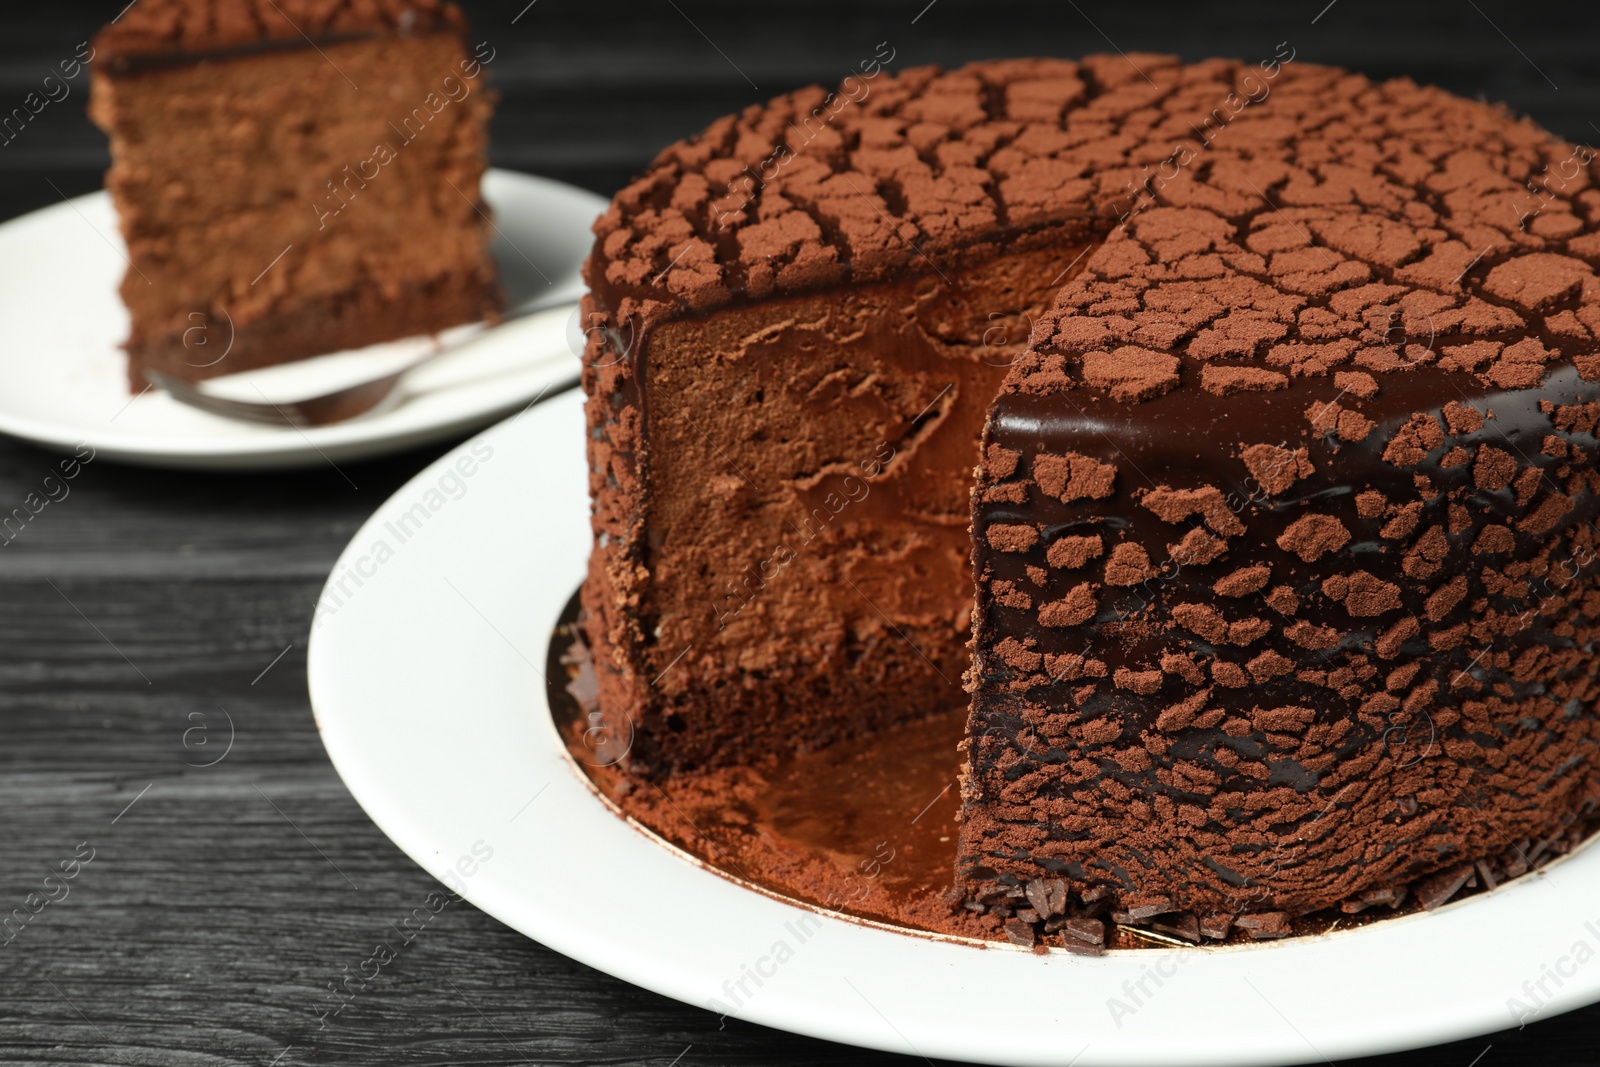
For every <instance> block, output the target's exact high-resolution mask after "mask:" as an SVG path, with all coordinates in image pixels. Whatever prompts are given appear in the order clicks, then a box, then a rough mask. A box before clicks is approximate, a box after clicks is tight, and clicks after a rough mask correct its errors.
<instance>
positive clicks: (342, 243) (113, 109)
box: [91, 32, 499, 391]
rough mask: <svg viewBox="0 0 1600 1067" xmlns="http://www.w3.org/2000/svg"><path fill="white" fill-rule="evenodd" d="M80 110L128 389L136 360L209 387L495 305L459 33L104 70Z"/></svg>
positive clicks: (485, 106) (477, 136) (474, 96)
mask: <svg viewBox="0 0 1600 1067" xmlns="http://www.w3.org/2000/svg"><path fill="white" fill-rule="evenodd" d="M467 71H474V72H476V73H475V74H473V75H472V76H469V75H468V73H467ZM363 85H364V86H365V87H366V91H360V90H358V89H357V88H356V86H363ZM91 106H92V110H93V114H94V117H95V119H96V121H97V122H99V123H100V124H101V126H103V127H104V128H105V129H107V130H108V132H109V133H110V136H111V150H112V158H113V163H112V167H111V170H110V171H109V173H108V174H107V179H106V184H107V187H108V189H109V190H110V191H111V193H112V196H113V198H114V199H115V202H116V205H117V210H118V216H119V224H120V227H121V229H122V233H123V236H124V239H125V240H126V242H127V247H128V256H129V262H130V267H129V270H128V272H127V274H126V276H125V277H124V280H123V284H122V296H123V300H124V302H125V303H126V305H127V306H128V308H129V312H130V315H131V319H132V323H131V330H130V335H129V338H128V342H127V349H128V352H129V357H130V376H131V378H132V381H133V386H134V388H135V390H136V391H137V390H139V389H142V388H143V387H144V385H145V383H144V382H143V380H142V379H141V377H140V375H141V372H142V370H143V369H144V368H145V367H147V366H149V367H155V368H159V369H162V370H165V371H167V372H168V373H173V374H177V375H178V376H180V377H183V378H188V379H198V378H204V377H210V376H213V375H218V374H227V373H231V372H233V371H236V370H245V369H249V368H251V367H256V366H262V365H265V364H270V363H279V362H283V361H285V360H289V359H297V358H302V357H305V356H311V355H317V354H319V353H323V352H330V351H336V350H339V349H341V348H346V347H359V346H362V345H367V344H373V343H377V342H380V341H387V340H393V339H396V338H399V337H404V336H408V335H411V334H416V333H425V332H434V331H438V330H441V329H444V328H447V327H449V326H454V325H457V324H460V323H463V322H470V321H477V320H479V319H481V318H483V317H484V316H485V315H489V314H493V313H494V312H495V311H496V309H497V308H498V306H499V296H498V289H497V283H496V276H495V268H494V263H493V260H492V259H491V258H490V256H489V254H488V237H489V223H488V221H487V219H486V217H485V215H484V214H483V206H482V203H481V201H480V197H479V192H478V187H479V181H480V178H481V176H482V173H483V167H484V163H483V158H484V149H485V136H486V134H485V126H486V123H487V119H488V115H489V111H490V102H489V91H488V89H487V87H486V85H485V84H484V82H483V77H482V66H481V64H479V63H478V62H477V61H476V60H475V59H474V58H473V57H471V56H470V55H469V54H468V53H467V51H466V49H465V46H464V45H463V43H462V40H461V37H460V35H459V33H456V32H448V33H430V34H422V35H417V36H407V37H400V36H394V35H389V36H379V37H373V38H372V39H369V40H363V41H357V42H346V43H330V44H328V45H326V46H324V47H322V48H321V49H320V50H318V49H312V48H309V47H302V48H297V49H292V50H285V51H273V52H264V53H258V54H247V55H239V56H235V57H233V58H229V59H226V60H208V61H204V62H195V63H187V64H182V65H175V66H164V67H159V68H154V69H148V70H143V71H140V72H138V73H128V74H116V75H106V74H105V73H103V72H102V73H100V74H97V75H96V80H95V84H94V96H93V99H92V104H91ZM224 351H226V352H227V355H226V356H225V357H223V355H222V354H223V352H224Z"/></svg>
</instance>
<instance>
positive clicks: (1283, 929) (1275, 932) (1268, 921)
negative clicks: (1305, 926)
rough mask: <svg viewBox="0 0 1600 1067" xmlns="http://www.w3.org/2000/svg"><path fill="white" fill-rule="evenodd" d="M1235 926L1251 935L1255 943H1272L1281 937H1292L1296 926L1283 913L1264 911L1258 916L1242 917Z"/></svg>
mask: <svg viewBox="0 0 1600 1067" xmlns="http://www.w3.org/2000/svg"><path fill="white" fill-rule="evenodd" d="M1234 925H1236V926H1238V927H1239V929H1241V930H1243V931H1244V932H1245V933H1247V934H1249V935H1250V938H1251V940H1253V941H1270V940H1273V939H1275V938H1280V937H1292V936H1293V935H1294V926H1293V924H1292V923H1291V922H1290V921H1289V916H1288V914H1287V913H1285V912H1281V911H1264V912H1260V913H1259V914H1256V915H1241V916H1239V917H1238V918H1237V919H1235V920H1234Z"/></svg>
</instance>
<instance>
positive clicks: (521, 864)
mask: <svg viewBox="0 0 1600 1067" xmlns="http://www.w3.org/2000/svg"><path fill="white" fill-rule="evenodd" d="M583 432H584V431H583V416H582V398H581V397H580V396H579V395H578V394H577V393H576V392H573V393H569V394H565V395H562V396H559V397H556V398H554V399H552V400H550V401H547V402H545V403H543V404H540V405H539V406H537V407H535V408H533V409H531V410H530V411H527V412H525V413H524V414H523V415H520V416H518V417H517V418H515V419H512V420H509V421H507V422H505V423H502V424H501V425H499V426H496V427H494V428H493V429H491V430H489V431H487V432H485V433H483V434H481V435H480V436H479V437H477V438H475V439H474V440H472V441H470V442H468V443H467V444H464V445H462V446H461V447H460V448H458V449H456V450H455V451H454V452H452V453H450V454H449V455H446V456H445V457H443V458H442V459H440V460H439V461H438V462H436V463H434V464H433V465H432V466H430V467H428V468H427V469H426V470H424V471H423V472H422V473H421V474H419V475H417V477H416V478H415V479H414V480H412V481H411V482H410V483H409V484H408V485H406V486H405V487H404V488H403V489H401V490H400V491H399V492H398V493H397V494H396V495H395V496H394V497H393V498H392V499H390V500H389V501H388V502H387V503H385V504H384V505H383V506H382V507H381V508H379V509H378V511H377V513H376V514H374V515H373V516H372V518H371V520H370V521H368V523H367V524H366V526H365V527H363V528H362V530H361V531H360V532H359V533H358V534H357V535H356V537H355V540H354V541H352V542H351V544H350V547H349V548H348V549H346V550H345V552H344V555H343V556H342V557H341V558H340V560H339V563H338V565H337V566H336V568H335V569H334V572H333V574H332V576H331V577H330V579H329V583H328V586H327V588H326V589H325V590H324V593H323V597H322V600H321V601H320V603H319V605H318V613H317V617H316V622H315V624H314V626H313V633H312V641H311V648H310V652H309V662H308V667H307V673H308V676H309V682H310V689H311V701H312V705H313V707H314V709H315V713H316V718H317V724H318V727H319V728H320V729H321V731H322V739H323V743H324V744H325V745H326V746H327V749H328V753H329V755H330V756H331V757H332V759H333V763H334V766H335V767H337V768H338V771H339V773H340V774H341V775H342V776H343V777H344V780H345V783H346V784H347V785H348V786H349V787H350V791H351V792H352V793H353V794H354V795H355V798H356V800H357V801H359V802H360V804H361V805H362V807H364V808H365V809H366V811H367V813H368V814H370V815H371V816H372V818H373V821H375V822H376V823H377V824H378V826H379V827H380V828H381V829H382V830H383V831H384V832H385V833H386V834H388V835H389V837H391V838H392V839H393V840H394V841H395V843H396V844H398V845H399V846H400V848H402V849H403V850H404V851H405V852H406V853H407V854H408V855H410V856H411V857H412V858H413V859H415V860H416V861H417V862H418V863H419V864H421V865H422V866H423V867H424V868H425V869H426V870H427V871H429V872H430V873H432V874H433V875H434V876H435V877H438V878H440V879H441V880H443V881H445V882H446V884H448V885H450V886H451V887H452V888H455V889H457V891H459V892H461V893H462V894H463V895H464V896H465V897H466V898H467V899H468V900H470V901H471V902H472V903H473V904H475V905H477V906H478V907H479V908H482V909H483V910H484V911H486V912H488V913H489V914H490V915H492V916H494V917H495V918H497V919H499V920H500V921H502V922H504V923H506V924H507V925H509V926H511V927H513V928H515V929H517V930H520V931H522V932H523V933H525V934H527V935H528V936H529V937H532V938H534V939H536V940H538V941H541V942H543V943H544V944H546V945H548V946H550V947H551V948H554V949H556V950H557V951H559V952H562V953H565V954H566V955H568V956H571V957H573V958H574V959H577V960H581V961H582V962H584V963H587V964H589V965H590V966H592V967H597V968H599V969H600V970H602V971H606V972H608V973H610V974H613V975H616V976H617V977H619V978H622V979H624V980H625V981H628V982H632V983H634V984H636V985H640V986H643V987H645V988H647V989H652V990H655V991H656V992H658V993H662V994H665V995H667V996H669V997H675V998H677V999H679V1000H682V1001H684V1002H686V1003H689V1004H694V1005H698V1006H701V1007H708V1006H709V1007H712V1008H713V1010H718V1011H727V1010H728V1009H732V1008H735V1007H737V1009H738V1010H737V1011H736V1012H735V1014H737V1015H738V1016H739V1017H741V1018H744V1019H747V1020H751V1021H755V1022H759V1023H764V1024H766V1025H768V1026H774V1027H778V1028H780V1029H784V1030H790V1031H794V1032H797V1033H804V1034H810V1035H813V1036H816V1037H822V1038H828V1039H831V1040H835V1041H843V1042H848V1043H850V1044H855V1045H863V1046H868V1047H871V1048H879V1049H886V1050H890V1051H894V1052H902V1053H912V1054H918V1055H922V1056H925V1057H945V1058H950V1059H958V1060H975V1061H980V1062H990V1063H1002V1064H1067V1063H1076V1064H1078V1065H1080V1067H1088V1065H1091V1064H1165V1065H1169V1064H1230V1065H1237V1064H1281V1063H1301V1062H1312V1061H1318V1062H1320V1061H1324V1060H1343V1059H1345V1058H1346V1057H1354V1056H1362V1055H1368V1054H1372V1053H1379V1052H1387V1051H1393V1050H1396V1049H1402V1048H1408V1047H1415V1046H1420V1045H1429V1044H1434V1043H1438V1042H1443V1041H1449V1040H1452V1039H1456V1038H1461V1037H1466V1036H1470V1035H1473V1034H1479V1033H1486V1032H1489V1031H1494V1030H1500V1029H1504V1028H1506V1027H1509V1026H1514V1025H1516V1024H1517V1023H1518V1022H1519V1019H1518V1017H1517V1015H1516V1014H1515V1013H1514V1011H1513V1005H1512V1004H1511V998H1517V999H1518V1000H1520V1001H1521V1002H1522V1003H1523V1004H1525V1005H1526V1006H1527V1009H1528V1010H1529V1011H1531V1012H1535V1015H1534V1017H1536V1018H1544V1017H1547V1016H1549V1015H1553V1014H1556V1013H1557V1012H1561V1011H1566V1010H1569V1009H1571V1008H1575V1007H1578V1006H1580V1005H1583V1004H1586V1003H1589V1002H1591V1001H1593V1000H1596V999H1600V958H1591V957H1594V956H1595V953H1596V952H1597V951H1600V849H1596V848H1587V849H1582V850H1580V851H1578V852H1576V853H1575V854H1573V855H1572V856H1571V857H1568V858H1567V859H1565V860H1564V861H1562V862H1560V863H1556V864H1552V865H1550V866H1548V867H1546V868H1545V869H1544V870H1542V871H1540V872H1538V873H1536V874H1534V875H1531V876H1528V877H1525V878H1522V879H1520V880H1518V881H1515V882H1511V883H1508V884H1506V885H1504V886H1502V887H1501V888H1499V889H1498V890H1496V891H1495V892H1493V893H1489V894H1484V895H1480V896H1476V897H1471V898H1468V899H1466V900H1463V901H1461V902H1459V903H1458V904H1455V905H1450V906H1446V907H1444V908H1441V909H1440V910H1438V911H1436V912H1433V913H1431V914H1424V915H1418V916H1412V917H1402V918H1398V919H1392V920H1389V921H1385V922H1380V923H1376V924H1373V925H1371V926H1367V927H1363V928H1359V929H1352V930H1348V931H1341V932H1337V933H1334V934H1332V935H1329V936H1325V937H1319V938H1308V939H1298V940H1293V941H1285V942H1278V943H1269V944H1263V945H1259V946H1248V947H1242V948H1229V949H1211V950H1181V951H1178V952H1173V953H1168V952H1164V951H1159V950H1157V951H1144V952H1139V951H1135V952H1112V953H1108V954H1106V955H1105V956H1103V957H1100V958H1098V959H1086V958H1081V957H1077V956H1069V955H1066V954H1065V953H1064V952H1061V951H1060V950H1057V951H1056V952H1054V953H1052V954H1051V955H1049V956H1042V957H1041V956H1035V955H1032V954H1030V953H1028V952H1025V951H1022V950H1019V949H1013V948H1010V947H1009V946H998V945H997V946H992V947H990V948H987V949H980V948H978V947H975V946H974V945H971V944H967V943H962V942H955V941H948V940H946V941H941V940H936V939H933V938H929V937H924V936H916V935H908V934H905V933H898V932H895V931H892V930H890V929H886V928H881V927H874V926H869V925H864V924H861V923H857V922H853V921H849V920H845V919H842V918H838V917H834V916H828V915H817V914H816V913H814V912H812V911H809V910H807V909H805V908H803V907H800V906H795V905H790V904H787V903H785V902H783V901H780V900H776V899H773V898H771V897H769V896H765V895H763V894H761V893H757V892H753V891H751V890H749V889H747V888H742V887H741V886H739V885H737V884H735V883H733V882H731V881H729V880H727V879H725V878H723V877H721V876H719V875H717V874H714V873H712V872H710V871H708V870H705V869H703V868H701V867H699V866H697V865H696V864H695V863H693V862H692V861H690V860H688V859H686V858H685V857H684V856H683V855H682V854H680V853H677V852H675V851H672V850H670V849H669V848H667V847H665V846H663V845H662V844H661V843H659V842H657V841H656V840H654V839H652V838H650V837H647V836H646V835H645V834H643V833H641V832H639V831H638V830H636V829H634V828H632V827H631V826H630V825H629V824H628V823H625V822H624V821H622V820H621V819H620V818H618V817H617V816H616V815H614V814H613V813H612V812H611V811H610V810H609V809H607V808H606V807H605V806H603V804H602V803H601V802H600V800H598V799H597V798H596V797H595V795H594V794H593V793H592V792H591V791H590V790H589V788H588V787H587V786H586V785H585V784H584V783H583V782H582V781H581V780H580V779H579V777H578V775H577V773H576V770H575V768H574V766H573V765H572V764H571V763H570V762H569V759H568V756H567V755H566V753H565V750H564V749H563V746H562V743H561V740H560V738H559V737H558V735H557V732H556V729H555V727H554V725H553V724H552V722H551V719H550V714H549V708H548V705H547V703H546V698H545V691H544V686H545V683H544V679H543V677H542V675H541V673H540V672H541V671H542V670H543V666H544V663H545V655H546V651H547V648H548V642H549V639H550V633H551V629H552V627H553V626H554V624H555V622H556V620H557V618H558V616H559V614H560V612H561V610H562V607H563V605H564V604H565V603H566V602H567V599H568V598H569V597H570V596H571V594H572V591H573V589H574V588H576V586H577V584H578V582H579V581H580V580H581V578H582V576H583V573H584V566H585V560H586V559H587V556H588V552H589V540H590V535H589V526H588V498H587V490H586V476H585V463H584V456H583ZM489 853H492V856H491V857H490V858H488V859H487V860H486V861H485V860H484V858H483V857H484V856H485V855H486V854H489ZM752 974H754V975H755V977H754V978H752V977H751V975H752ZM740 983H743V990H744V992H743V994H741V993H740ZM758 983H759V984H758ZM1524 983H1529V984H1527V985H1525V984H1524ZM1541 983H1542V992H1541ZM735 998H737V1003H736V1002H735ZM1535 998H1537V1000H1536V999H1535ZM717 1002H720V1004H719V1003H717Z"/></svg>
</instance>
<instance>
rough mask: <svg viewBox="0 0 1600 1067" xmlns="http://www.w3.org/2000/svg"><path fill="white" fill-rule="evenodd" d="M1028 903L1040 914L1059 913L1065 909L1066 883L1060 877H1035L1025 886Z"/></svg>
mask: <svg viewBox="0 0 1600 1067" xmlns="http://www.w3.org/2000/svg"><path fill="white" fill-rule="evenodd" d="M1026 891H1027V895H1028V903H1030V904H1032V905H1033V907H1034V909H1035V910H1036V911H1038V913H1039V914H1040V915H1044V916H1050V915H1061V914H1063V913H1065V912H1066V910H1067V883H1066V880H1065V879H1062V878H1049V879H1046V878H1035V879H1033V880H1031V881H1030V882H1029V883H1028V884H1027V887H1026Z"/></svg>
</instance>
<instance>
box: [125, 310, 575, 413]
mask: <svg viewBox="0 0 1600 1067" xmlns="http://www.w3.org/2000/svg"><path fill="white" fill-rule="evenodd" d="M573 303H576V299H575V298H574V297H573V295H572V294H571V293H560V294H556V295H554V296H551V297H546V298H544V299H540V300H534V301H530V302H529V303H527V304H524V305H522V306H521V307H519V308H517V309H515V310H514V311H512V312H511V313H510V314H508V315H506V316H505V317H504V318H503V319H501V322H510V321H511V320H513V319H519V318H522V317H523V316H526V315H531V314H533V313H534V312H537V311H548V310H550V309H551V308H556V307H560V306H562V305H563V304H573ZM454 351H455V349H453V348H441V349H439V350H438V351H435V352H429V353H428V354H427V355H425V356H421V357H419V358H417V359H414V360H412V361H411V362H410V363H407V364H406V365H405V366H403V367H401V368H400V369H398V370H396V371H393V372H391V373H389V374H385V375H383V376H382V377H381V378H372V379H369V380H368V381H364V382H357V383H356V384H355V385H347V386H345V387H344V388H343V389H335V390H334V391H333V392H331V393H323V394H322V395H321V396H312V397H307V398H305V399H304V400H285V401H282V402H280V403H274V402H273V401H270V400H268V401H265V402H256V401H253V400H232V399H229V398H228V397H222V396H216V395H214V394H212V393H207V392H205V391H203V390H201V389H200V388H198V387H197V386H194V385H191V384H190V383H188V382H185V381H182V380H180V379H178V378H174V377H172V376H171V375H170V374H163V373H161V372H160V371H156V370H146V371H145V372H144V376H145V380H146V381H148V382H149V383H150V384H151V385H154V386H156V387H157V388H158V389H162V390H164V391H165V392H166V393H167V394H168V395H170V396H171V397H172V399H174V400H176V401H178V402H179V403H180V404H187V405H189V406H190V407H193V408H199V409H200V410H201V411H208V412H210V413H211V414H213V415H221V416H223V417H224V418H230V419H239V420H241V421H244V422H258V423H265V424H267V425H270V426H290V427H294V428H296V429H309V428H311V427H314V426H328V425H331V424H333V423H336V422H343V421H345V420H346V419H353V418H355V417H356V416H357V415H363V414H365V413H366V412H369V411H371V410H372V409H373V408H375V407H377V406H378V405H379V404H381V403H383V402H384V400H386V399H387V398H388V397H389V396H390V395H391V394H392V393H393V392H394V391H395V388H396V387H397V386H399V384H400V381H401V379H403V378H404V377H405V376H406V375H408V374H410V373H411V372H412V371H414V370H416V369H417V368H418V367H421V366H423V365H424V364H427V363H431V362H433V361H434V360H436V359H439V358H440V357H442V356H445V355H448V354H450V353H452V352H454Z"/></svg>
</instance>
